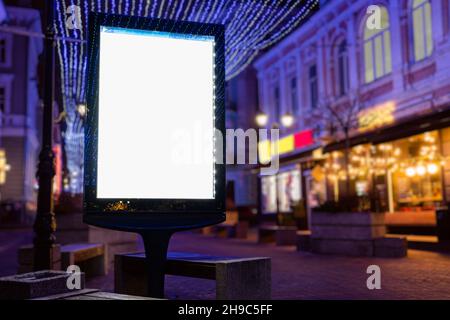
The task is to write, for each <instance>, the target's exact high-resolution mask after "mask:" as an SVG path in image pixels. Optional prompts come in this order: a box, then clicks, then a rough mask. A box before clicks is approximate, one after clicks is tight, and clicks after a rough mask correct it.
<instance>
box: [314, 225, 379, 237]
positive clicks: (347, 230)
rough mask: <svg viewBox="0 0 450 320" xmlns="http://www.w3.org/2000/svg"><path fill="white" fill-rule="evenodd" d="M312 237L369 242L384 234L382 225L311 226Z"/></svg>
mask: <svg viewBox="0 0 450 320" xmlns="http://www.w3.org/2000/svg"><path fill="white" fill-rule="evenodd" d="M311 231H312V237H313V238H317V239H347V240H371V239H374V238H379V237H383V236H384V235H385V234H386V226H384V225H366V226H363V225H356V226H352V225H347V226H344V225H334V226H332V225H326V226H320V225H313V226H312V227H311Z"/></svg>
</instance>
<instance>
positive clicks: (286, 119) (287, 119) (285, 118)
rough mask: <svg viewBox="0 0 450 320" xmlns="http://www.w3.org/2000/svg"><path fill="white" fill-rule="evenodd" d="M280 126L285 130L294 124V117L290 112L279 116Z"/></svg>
mask: <svg viewBox="0 0 450 320" xmlns="http://www.w3.org/2000/svg"><path fill="white" fill-rule="evenodd" d="M280 120H281V124H282V125H283V127H285V128H289V127H291V126H292V125H293V124H294V116H293V115H292V114H291V113H290V112H286V113H285V114H283V115H282V116H281V119H280Z"/></svg>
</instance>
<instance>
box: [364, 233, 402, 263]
mask: <svg viewBox="0 0 450 320" xmlns="http://www.w3.org/2000/svg"><path fill="white" fill-rule="evenodd" d="M373 247H374V255H375V256H376V257H382V258H402V257H406V256H407V255H408V241H407V240H406V237H402V236H386V237H384V238H378V239H375V240H374V241H373Z"/></svg>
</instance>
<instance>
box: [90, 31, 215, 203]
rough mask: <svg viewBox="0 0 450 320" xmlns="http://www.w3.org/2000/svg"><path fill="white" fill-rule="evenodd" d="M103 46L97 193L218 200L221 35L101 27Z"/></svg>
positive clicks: (126, 196) (100, 69) (101, 45)
mask: <svg viewBox="0 0 450 320" xmlns="http://www.w3.org/2000/svg"><path fill="white" fill-rule="evenodd" d="M99 52H100V53H99V54H100V56H99V63H100V66H99V95H98V97H99V100H98V159H97V198H109V199H126V198H129V199H214V141H213V139H214V38H212V37H204V36H198V37H197V36H194V35H189V36H186V35H181V34H170V33H162V32H150V31H141V30H131V29H122V28H112V27H102V28H101V33H100V51H99ZM196 137H197V138H198V137H200V139H196ZM186 150H187V151H186Z"/></svg>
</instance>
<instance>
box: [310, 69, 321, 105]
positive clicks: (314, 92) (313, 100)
mask: <svg viewBox="0 0 450 320" xmlns="http://www.w3.org/2000/svg"><path fill="white" fill-rule="evenodd" d="M308 77H309V78H308V81H309V102H310V106H311V108H312V109H314V108H315V107H316V106H317V102H318V101H317V100H318V97H319V87H318V79H317V67H316V65H315V64H314V65H312V66H310V67H309V70H308Z"/></svg>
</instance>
